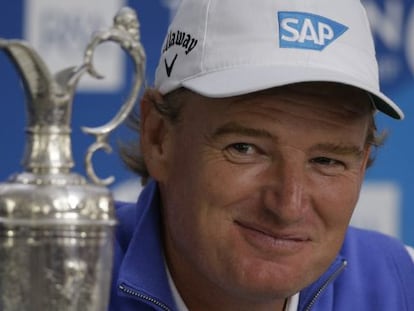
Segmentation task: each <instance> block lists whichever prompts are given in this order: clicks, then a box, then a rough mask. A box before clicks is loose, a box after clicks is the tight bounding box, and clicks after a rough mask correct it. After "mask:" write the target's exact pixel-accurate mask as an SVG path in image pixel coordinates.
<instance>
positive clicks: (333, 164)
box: [311, 157, 346, 175]
mask: <svg viewBox="0 0 414 311" xmlns="http://www.w3.org/2000/svg"><path fill="white" fill-rule="evenodd" d="M311 163H312V164H314V165H316V167H317V169H318V170H320V171H321V172H322V173H323V174H326V175H337V174H340V173H342V172H343V171H344V170H345V169H346V165H345V163H344V162H342V161H339V160H335V159H332V158H328V157H317V158H314V159H312V160H311Z"/></svg>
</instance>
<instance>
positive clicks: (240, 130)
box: [213, 122, 276, 139]
mask: <svg viewBox="0 0 414 311" xmlns="http://www.w3.org/2000/svg"><path fill="white" fill-rule="evenodd" d="M229 134H240V135H244V136H250V137H265V138H271V139H276V137H275V136H273V135H272V134H270V133H269V132H268V131H266V130H263V129H257V128H252V127H247V126H244V125H242V124H240V123H237V122H228V123H226V124H224V125H223V126H220V127H219V128H217V129H216V130H215V131H214V133H213V137H214V138H217V137H220V136H225V135H229Z"/></svg>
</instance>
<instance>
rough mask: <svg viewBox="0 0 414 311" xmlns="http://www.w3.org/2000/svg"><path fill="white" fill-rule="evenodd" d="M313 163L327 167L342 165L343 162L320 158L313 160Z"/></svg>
mask: <svg viewBox="0 0 414 311" xmlns="http://www.w3.org/2000/svg"><path fill="white" fill-rule="evenodd" d="M312 162H313V163H315V164H319V165H326V166H332V165H341V164H342V162H340V161H337V160H334V159H331V158H326V157H318V158H315V159H312Z"/></svg>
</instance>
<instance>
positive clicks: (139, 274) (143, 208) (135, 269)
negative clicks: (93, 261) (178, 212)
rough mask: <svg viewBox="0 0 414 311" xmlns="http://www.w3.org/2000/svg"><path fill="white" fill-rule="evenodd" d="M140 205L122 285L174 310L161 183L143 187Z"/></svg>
mask: <svg viewBox="0 0 414 311" xmlns="http://www.w3.org/2000/svg"><path fill="white" fill-rule="evenodd" d="M136 208H137V209H140V210H139V211H138V212H137V222H135V223H136V228H135V230H134V233H133V236H132V239H131V242H130V243H129V245H130V247H129V248H128V249H127V251H126V253H125V257H124V260H123V263H122V265H121V268H120V273H119V278H118V286H119V285H120V284H124V285H126V286H128V287H129V288H131V289H133V290H134V291H136V292H138V293H140V294H143V295H146V296H148V297H151V298H153V299H156V300H157V301H159V302H161V303H162V304H164V305H166V306H167V307H168V308H169V309H172V310H173V309H174V308H173V306H174V305H175V304H174V300H173V298H172V294H171V290H170V288H169V285H168V277H167V273H166V269H165V260H164V258H165V257H164V252H163V246H162V230H161V210H160V202H159V194H158V187H157V185H156V183H155V182H154V181H150V183H149V184H148V185H147V186H146V187H145V188H144V189H143V192H142V193H141V195H140V197H139V199H138V203H137V206H136ZM138 246H139V247H138Z"/></svg>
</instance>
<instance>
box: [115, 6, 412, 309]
mask: <svg viewBox="0 0 414 311" xmlns="http://www.w3.org/2000/svg"><path fill="white" fill-rule="evenodd" d="M378 84H379V83H378V69H377V64H376V61H375V52H374V47H373V42H372V38H371V34H370V30H369V26H368V22H367V18H366V15H365V12H364V10H363V8H362V6H361V4H360V2H359V0H347V1H342V0H306V1H303V0H260V1H252V0H198V1H194V0H183V1H182V3H181V6H180V7H179V9H178V11H177V13H176V16H175V18H174V20H173V22H172V24H171V26H170V28H169V30H168V33H167V36H166V39H165V42H164V45H163V49H162V55H161V59H160V62H159V66H158V69H157V74H156V81H155V88H154V89H149V90H147V91H146V93H145V95H144V97H143V99H142V102H141V111H140V118H141V123H140V154H138V155H136V154H134V153H131V152H130V153H128V154H127V155H126V162H127V163H128V164H129V165H130V167H131V169H133V170H134V171H136V172H138V173H139V174H141V175H142V176H143V178H144V180H146V181H148V182H147V185H146V187H145V189H144V190H143V192H142V194H141V195H140V198H139V200H138V203H137V204H119V206H118V209H117V213H118V217H119V221H120V226H119V229H118V233H117V242H116V246H115V247H116V257H115V265H114V276H113V286H112V293H111V307H110V309H111V310H118V311H122V310H191V311H199V310H200V311H203V310H215V311H217V310H289V311H292V310H335V311H341V310H354V311H357V310H364V311H366V310H376V311H378V310H414V264H413V260H412V258H411V257H410V255H409V253H408V251H407V248H405V247H404V245H401V243H400V242H398V241H396V240H394V239H391V238H389V237H386V236H383V235H381V234H378V233H373V232H368V231H363V230H357V229H354V228H350V227H349V221H350V218H351V215H352V212H353V209H354V207H355V205H356V203H357V200H358V196H359V192H360V188H361V184H362V182H363V178H364V174H365V170H366V169H367V167H368V166H369V164H370V163H371V161H372V159H371V158H370V153H371V150H372V148H375V147H376V146H377V145H378V144H379V143H380V135H378V133H376V128H375V121H374V113H375V112H376V111H377V110H379V111H381V112H383V113H385V114H387V115H389V116H391V117H393V118H396V119H402V118H403V114H402V112H401V110H400V109H399V108H398V107H397V106H396V104H395V103H393V102H392V101H391V100H390V99H389V98H387V97H386V96H385V95H383V94H382V93H381V92H380V91H379V86H378ZM133 151H136V150H133Z"/></svg>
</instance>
